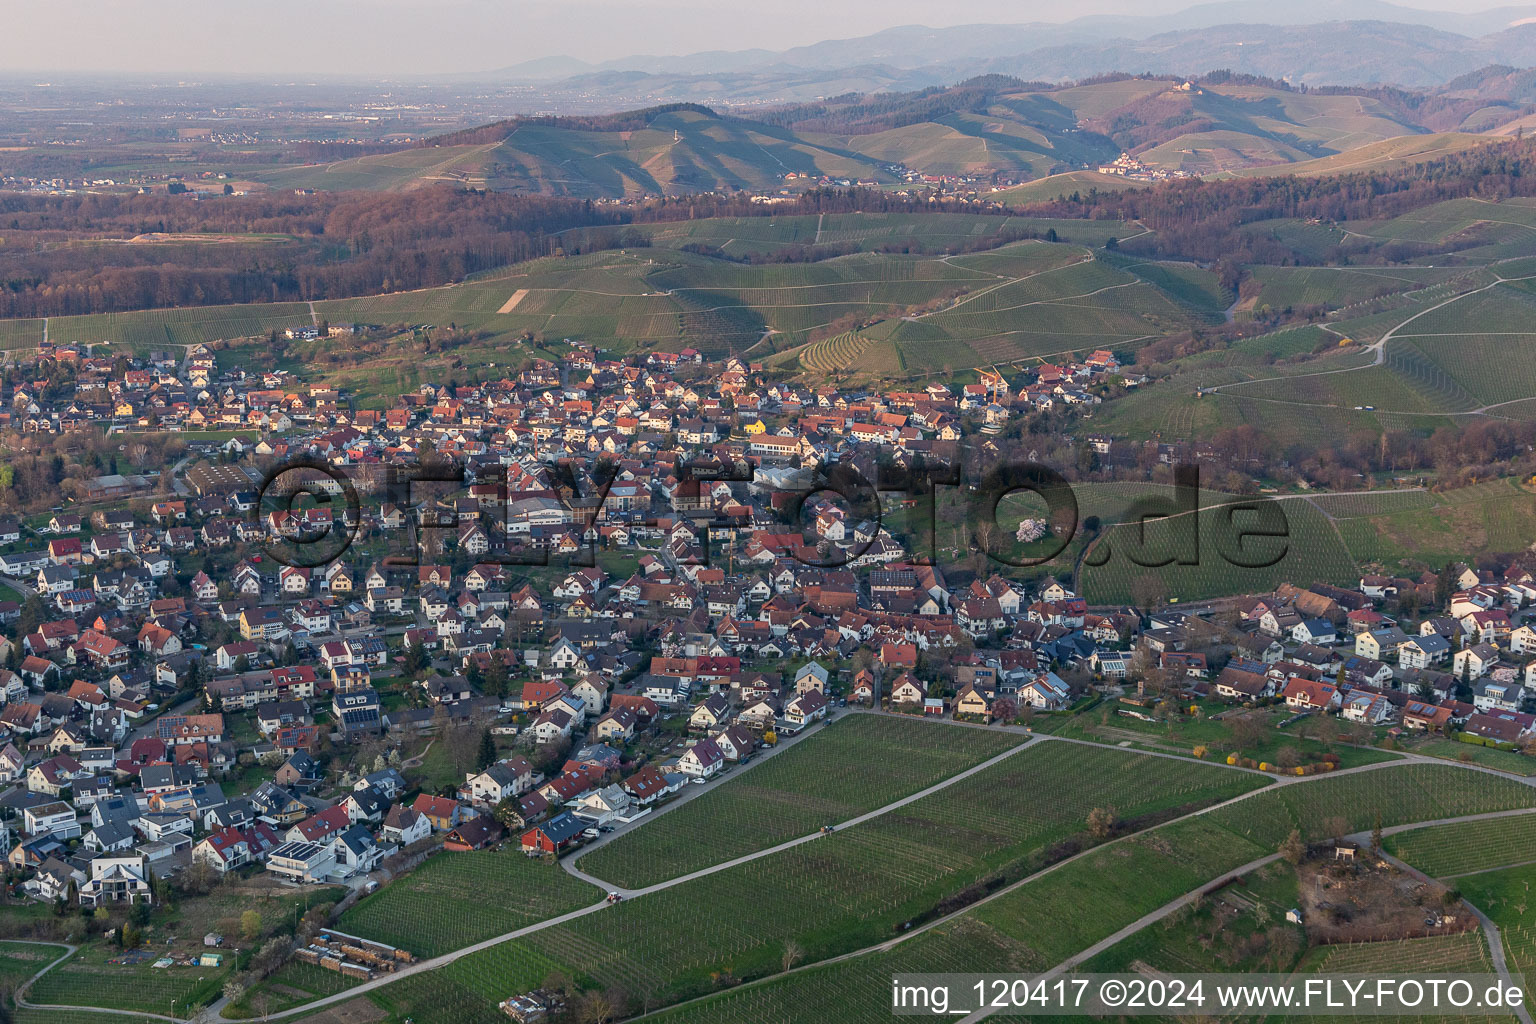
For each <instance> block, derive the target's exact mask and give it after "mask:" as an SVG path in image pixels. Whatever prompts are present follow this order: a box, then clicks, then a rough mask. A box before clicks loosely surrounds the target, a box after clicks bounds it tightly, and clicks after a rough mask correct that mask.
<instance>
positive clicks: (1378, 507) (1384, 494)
mask: <svg viewBox="0 0 1536 1024" xmlns="http://www.w3.org/2000/svg"><path fill="white" fill-rule="evenodd" d="M1309 500H1310V501H1311V502H1312V504H1314V505H1316V506H1317V507H1318V508H1320V509H1322V510H1323V513H1324V514H1326V515H1328V516H1331V517H1332V518H1334V519H1361V518H1370V517H1372V516H1382V515H1392V514H1393V513H1396V512H1412V511H1416V510H1418V509H1422V508H1429V507H1431V506H1433V505H1434V503H1435V498H1434V496H1433V495H1432V494H1430V493H1429V492H1428V491H1426V490H1422V489H1420V488H1412V489H1404V490H1397V491H1367V492H1365V493H1361V494H1314V495H1313V496H1312V497H1311V498H1310V499H1309Z"/></svg>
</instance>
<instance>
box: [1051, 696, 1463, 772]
mask: <svg viewBox="0 0 1536 1024" xmlns="http://www.w3.org/2000/svg"><path fill="white" fill-rule="evenodd" d="M1213 713H1219V714H1221V715H1222V717H1221V718H1212V717H1209V716H1210V715H1212V714H1213ZM1240 714H1241V715H1243V716H1253V717H1256V718H1258V719H1259V720H1260V721H1261V722H1263V723H1264V725H1265V726H1267V727H1268V731H1266V732H1263V733H1260V734H1259V735H1260V737H1261V738H1260V740H1259V741H1258V742H1255V743H1250V744H1247V745H1243V744H1240V743H1239V742H1238V741H1237V739H1236V736H1235V734H1234V731H1233V727H1232V723H1233V720H1234V719H1235V718H1236V716H1238V715H1240ZM1289 717H1291V716H1290V712H1288V711H1286V709H1285V708H1283V707H1276V708H1258V709H1255V710H1252V711H1243V712H1239V711H1236V710H1229V709H1227V708H1225V707H1224V706H1223V705H1221V704H1219V703H1218V702H1217V701H1211V702H1209V703H1208V704H1206V705H1204V706H1202V707H1201V708H1200V714H1199V715H1198V716H1190V715H1185V714H1178V713H1170V714H1168V717H1167V718H1166V719H1165V720H1163V721H1159V722H1147V721H1143V720H1142V719H1139V718H1132V717H1130V716H1129V715H1119V714H1116V713H1115V706H1114V705H1113V703H1106V704H1101V705H1099V707H1097V708H1094V709H1092V710H1090V711H1088V712H1085V713H1083V714H1080V715H1076V716H1073V717H1071V718H1064V719H1063V718H1053V719H1047V720H1045V721H1044V722H1043V723H1042V724H1041V725H1040V728H1041V729H1042V730H1045V731H1049V732H1051V733H1052V734H1053V735H1057V736H1068V737H1073V736H1075V737H1079V738H1083V739H1091V740H1097V741H1099V742H1103V743H1124V742H1126V741H1130V742H1133V743H1136V744H1138V745H1141V746H1146V747H1149V748H1152V749H1157V750H1166V751H1168V752H1170V753H1177V754H1183V755H1190V756H1192V755H1191V751H1193V750H1194V748H1195V747H1197V746H1203V747H1205V748H1206V750H1207V753H1206V759H1207V760H1210V761H1214V762H1225V760H1226V758H1227V756H1228V755H1232V754H1236V755H1237V756H1238V757H1240V758H1247V759H1248V760H1250V761H1254V762H1268V763H1269V764H1274V763H1275V762H1276V761H1277V759H1278V758H1279V757H1280V752H1281V751H1282V750H1285V749H1286V748H1290V749H1291V750H1294V751H1295V752H1296V754H1297V756H1298V757H1299V758H1300V759H1301V763H1303V764H1316V763H1317V762H1319V761H1321V760H1322V759H1323V757H1324V755H1329V754H1331V755H1333V756H1334V757H1336V758H1338V762H1339V765H1340V767H1343V768H1354V767H1358V766H1359V765H1365V764H1375V763H1377V762H1380V761H1394V760H1398V759H1399V758H1400V756H1401V755H1399V754H1394V753H1392V752H1391V751H1387V750H1381V749H1379V748H1375V747H1364V746H1356V745H1353V744H1350V743H1346V742H1339V741H1337V740H1334V739H1329V740H1328V741H1326V742H1325V741H1324V740H1322V739H1318V738H1317V737H1316V736H1314V735H1312V731H1313V728H1314V727H1315V726H1316V723H1317V720H1316V719H1302V720H1301V721H1300V722H1295V723H1292V724H1291V725H1290V726H1288V727H1286V728H1284V729H1281V728H1278V725H1279V723H1280V722H1282V721H1284V720H1286V719H1288V718H1289ZM1329 724H1330V725H1332V723H1331V722H1330V723H1329ZM1335 736H1338V733H1337V732H1336V733H1335ZM1343 738H1344V737H1338V739H1340V740H1342V739H1343ZM1458 745H1459V744H1458Z"/></svg>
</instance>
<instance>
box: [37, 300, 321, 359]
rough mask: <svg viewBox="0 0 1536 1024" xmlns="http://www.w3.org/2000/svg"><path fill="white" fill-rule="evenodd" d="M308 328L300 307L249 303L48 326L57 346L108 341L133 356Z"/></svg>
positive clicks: (63, 320)
mask: <svg viewBox="0 0 1536 1024" xmlns="http://www.w3.org/2000/svg"><path fill="white" fill-rule="evenodd" d="M309 323H311V318H310V314H309V307H308V306H307V305H306V304H305V303H302V302H272V303H249V304H246V305H241V306H189V307H184V308H181V309H153V310H145V311H143V312H137V313H93V314H90V315H87V316H57V317H51V318H50V319H49V321H48V339H49V340H50V341H53V342H56V343H58V344H70V345H79V344H95V343H98V342H104V341H110V342H111V343H113V344H114V345H122V346H123V347H125V348H129V349H132V350H133V351H135V352H143V351H148V350H150V349H155V348H173V349H178V348H182V347H185V346H187V345H193V344H197V343H199V342H208V341H217V340H219V339H221V338H248V337H254V336H256V335H262V334H266V333H267V332H269V331H271V330H273V329H277V330H284V329H286V328H289V327H302V326H304V325H306V324H309Z"/></svg>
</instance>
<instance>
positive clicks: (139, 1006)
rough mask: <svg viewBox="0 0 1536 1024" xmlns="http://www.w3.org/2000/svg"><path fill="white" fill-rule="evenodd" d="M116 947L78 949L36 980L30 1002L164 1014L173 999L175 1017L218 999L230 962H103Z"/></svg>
mask: <svg viewBox="0 0 1536 1024" xmlns="http://www.w3.org/2000/svg"><path fill="white" fill-rule="evenodd" d="M115 953H116V951H115V950H112V949H110V948H108V947H104V946H102V947H97V946H92V947H88V948H86V949H83V950H81V951H80V952H78V953H76V954H75V955H74V956H72V957H70V958H69V959H68V960H65V961H64V962H63V963H61V964H59V966H57V967H55V968H53V969H52V970H50V971H48V973H47V974H44V975H43V976H42V977H41V978H39V979H37V983H36V984H34V985H33V986H32V987H31V988H30V989H29V990H28V991H27V998H28V999H29V1000H31V1001H32V1002H34V1003H43V1004H49V1003H52V1004H57V1005H63V1006H99V1007H102V1008H103V1009H109V1010H140V1011H144V1012H148V1013H160V1014H168V1013H170V1009H171V1001H172V1000H175V1002H176V1010H177V1015H178V1016H180V1015H182V1014H183V1013H184V1011H186V1010H187V1009H188V1008H189V1007H191V1006H194V1005H199V1004H207V1003H210V1002H212V1001H213V1000H214V999H215V998H217V997H218V994H219V990H220V989H221V988H222V987H223V985H224V981H225V979H226V978H227V977H228V976H229V972H230V964H229V963H228V961H227V960H226V963H225V966H223V967H182V966H180V965H172V966H170V967H165V968H159V969H157V968H154V967H151V966H150V965H149V964H147V963H146V964H138V965H133V966H123V965H116V964H110V963H107V960H108V959H109V958H110V957H111V956H113V955H115Z"/></svg>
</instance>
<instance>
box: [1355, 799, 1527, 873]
mask: <svg viewBox="0 0 1536 1024" xmlns="http://www.w3.org/2000/svg"><path fill="white" fill-rule="evenodd" d="M1385 844H1386V848H1387V851H1388V852H1389V853H1393V854H1395V855H1397V856H1398V857H1399V858H1401V859H1402V860H1404V861H1407V862H1408V863H1409V864H1412V865H1413V866H1414V867H1416V868H1418V869H1419V870H1421V871H1423V872H1424V873H1425V874H1427V875H1433V876H1434V877H1436V878H1443V877H1447V876H1451V875H1469V874H1472V873H1474V872H1479V871H1491V870H1493V869H1495V868H1501V867H1506V866H1508V865H1511V864H1519V863H1521V862H1523V861H1527V860H1536V847H1533V844H1536V815H1528V814H1521V815H1516V816H1514V817H1509V818H1490V819H1488V820H1487V821H1469V822H1466V823H1464V824H1460V825H1435V826H1432V827H1430V828H1423V829H1414V830H1412V831H1410V832H1399V833H1398V834H1397V835H1394V836H1388V837H1387V839H1386V841H1385Z"/></svg>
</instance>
